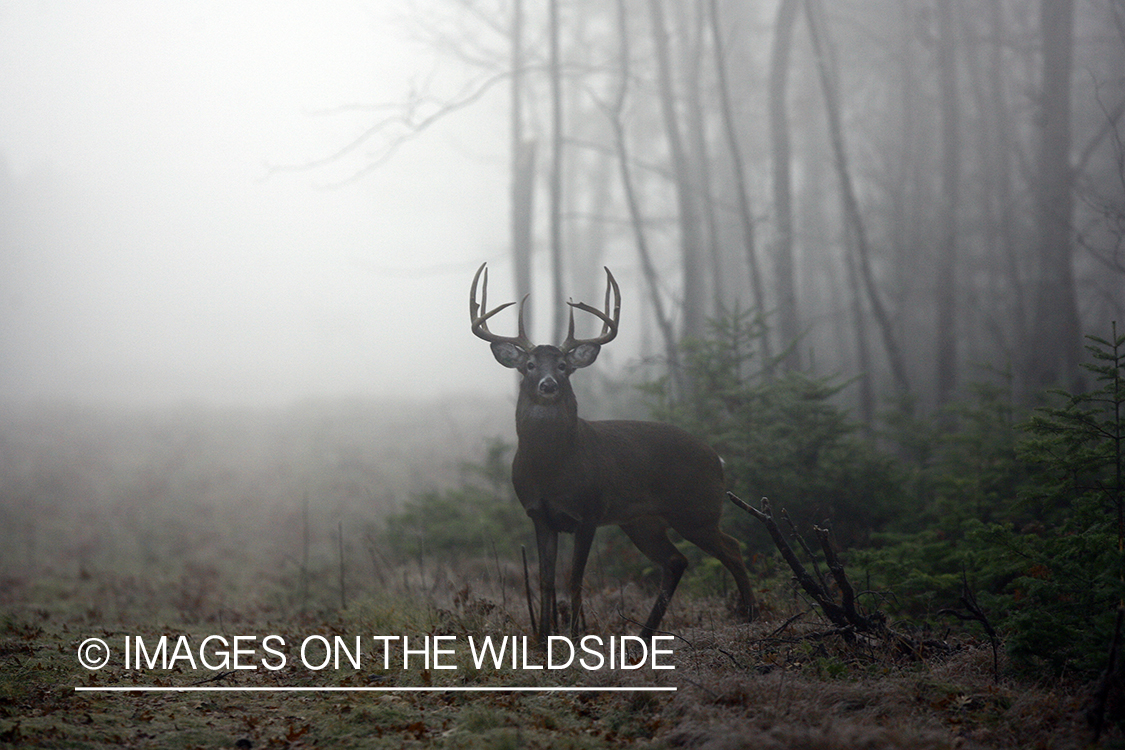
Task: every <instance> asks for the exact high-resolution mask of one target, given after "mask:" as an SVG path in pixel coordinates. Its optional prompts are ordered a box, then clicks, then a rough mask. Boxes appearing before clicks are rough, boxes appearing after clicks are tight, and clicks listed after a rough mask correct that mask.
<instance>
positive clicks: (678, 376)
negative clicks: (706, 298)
mask: <svg viewBox="0 0 1125 750" xmlns="http://www.w3.org/2000/svg"><path fill="white" fill-rule="evenodd" d="M626 19H627V14H626V11H625V0H617V22H618V27H619V42H620V44H621V53H620V56H621V60H620V67H621V79H620V84H619V86H618V89H617V96H616V99H615V100H614V103H613V106H612V108H607V109H608V112H607V114H608V116H609V121H610V126H611V127H612V128H613V136H614V149H615V150H616V152H617V161H618V166H619V169H620V172H621V187H622V189H623V190H624V191H625V205H626V206H627V207H628V209H629V217H630V219H631V220H632V225H633V237H634V239H635V241H636V245H637V255H638V256H639V258H640V261H641V271H642V273H643V274H644V277H645V282H646V283H647V286H648V290H649V297H650V299H651V300H652V309H653V316H654V317H655V318H656V325H657V327H658V328H659V329H660V336H661V338H662V340H663V342H664V356H665V357H666V358H667V360H668V375H669V380H670V382H671V383H672V391H673V393H672V397H673V398H677V397H679V396H680V395H682V394H683V393H684V382H683V370H682V368H681V367H680V356H679V349H678V347H677V345H676V334H675V332H674V331H673V330H672V321H671V320H670V319H669V318H668V316H667V314H666V313H665V312H664V302H663V300H662V298H661V296H660V283H659V278H658V277H657V273H656V267H655V266H654V265H653V262H652V254H651V253H650V252H649V248H648V238H647V236H646V234H645V224H644V217H643V216H642V214H641V204H640V200H639V199H638V198H637V192H636V188H635V186H634V183H633V175H632V170H631V168H630V161H629V149H628V145H627V144H626V142H625V126H624V125H623V124H622V122H621V113H622V110H623V109H624V108H625V95H626V93H627V92H628V89H629V29H628V23H627V20H626Z"/></svg>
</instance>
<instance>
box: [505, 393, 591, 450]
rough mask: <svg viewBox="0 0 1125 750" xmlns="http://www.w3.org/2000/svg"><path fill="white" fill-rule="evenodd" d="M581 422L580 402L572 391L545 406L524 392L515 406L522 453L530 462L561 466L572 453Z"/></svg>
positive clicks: (517, 431)
mask: <svg viewBox="0 0 1125 750" xmlns="http://www.w3.org/2000/svg"><path fill="white" fill-rule="evenodd" d="M578 422H579V419H578V401H577V399H575V397H574V392H573V391H572V390H570V388H569V387H568V388H566V389H565V390H564V391H563V392H562V393H561V394H560V395H559V398H558V399H556V400H555V401H552V402H546V403H545V402H543V401H540V400H537V399H535V398H534V397H532V396H528V395H527V394H526V393H523V392H521V393H520V397H519V399H518V400H517V402H516V436H517V437H518V438H519V449H520V451H521V452H523V453H525V454H527V456H528V457H529V458H532V457H543V458H544V459H545V460H548V461H551V462H560V461H561V459H562V457H563V456H565V455H567V454H568V453H569V452H570V451H572V450H573V447H574V436H575V431H576V430H577V427H578Z"/></svg>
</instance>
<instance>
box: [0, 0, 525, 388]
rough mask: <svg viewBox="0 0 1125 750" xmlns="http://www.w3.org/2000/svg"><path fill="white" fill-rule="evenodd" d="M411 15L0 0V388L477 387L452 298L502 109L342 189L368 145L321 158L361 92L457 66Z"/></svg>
mask: <svg viewBox="0 0 1125 750" xmlns="http://www.w3.org/2000/svg"><path fill="white" fill-rule="evenodd" d="M405 14H406V9H405V8H404V7H398V6H396V5H395V4H392V3H378V4H370V3H358V2H354V3H353V2H332V3H318V4H315V5H307V6H302V5H299V4H286V5H285V6H277V5H276V4H274V3H249V4H247V3H239V4H236V5H231V4H228V3H218V2H216V3H192V4H189V5H186V6H181V5H172V6H163V5H152V4H148V3H108V4H107V3H97V4H90V3H80V2H73V3H49V4H28V3H5V4H4V5H3V6H2V9H0V49H2V50H3V51H2V52H0V91H2V92H3V95H2V96H0V212H2V214H3V218H2V220H0V223H2V227H3V228H2V229H0V233H2V234H0V245H2V257H3V263H4V269H3V280H2V281H0V284H2V287H0V298H2V301H0V305H2V310H0V342H2V343H0V362H2V363H3V364H2V365H0V399H2V400H5V401H8V402H20V403H28V402H36V401H38V402H43V401H47V402H60V401H61V402H75V403H106V404H123V405H140V404H149V405H168V404H178V403H182V402H198V403H203V404H250V405H253V404H259V405H269V404H273V405H277V404H286V403H291V402H293V401H295V400H299V399H303V398H339V397H379V398H386V397H404V398H415V399H416V398H430V397H440V396H441V395H443V394H450V393H459V392H466V391H472V390H474V389H485V390H487V389H488V388H489V387H491V384H492V383H493V382H494V381H495V380H496V378H495V377H494V375H495V373H492V372H490V368H489V367H488V366H487V365H488V362H487V361H484V359H482V358H478V357H472V356H470V355H471V354H472V353H474V352H475V353H480V352H479V348H478V347H476V346H473V343H474V342H473V341H472V340H471V336H469V335H468V331H467V328H468V326H467V323H466V305H465V299H464V298H465V296H466V294H467V283H468V280H469V278H471V274H472V271H473V270H474V269H475V267H476V266H477V265H478V264H479V263H480V262H481V261H483V260H485V259H488V258H489V257H492V256H495V255H497V254H498V253H499V252H500V250H501V249H502V248H503V244H504V237H505V231H506V229H505V227H506V223H505V222H506V219H505V217H506V211H507V208H506V205H505V200H506V190H505V179H506V178H505V175H504V170H503V166H504V159H503V147H504V139H503V137H502V129H500V128H498V127H497V123H502V122H503V119H502V117H503V112H502V110H501V109H499V108H498V107H497V106H496V104H497V103H496V102H495V101H487V100H486V101H483V102H481V103H480V104H479V106H477V107H476V108H474V109H471V110H466V111H464V112H460V113H456V114H454V115H451V116H450V117H448V118H446V119H444V120H443V121H442V122H440V123H438V124H437V125H435V127H433V128H432V129H430V130H428V131H427V132H426V133H425V135H424V137H418V138H414V139H409V140H408V141H406V142H404V143H402V144H401V147H399V148H398V149H397V151H396V153H395V154H394V156H393V158H391V159H389V160H388V161H387V162H386V163H384V164H382V165H381V166H380V167H379V168H378V169H375V170H373V171H372V172H371V173H370V174H367V175H365V176H364V177H363V178H362V179H354V180H352V179H349V178H350V177H351V176H352V174H353V173H354V172H356V171H358V170H359V169H361V168H362V167H363V166H365V165H366V163H367V160H368V159H377V158H379V157H380V156H381V154H380V153H379V150H380V149H381V148H384V147H385V144H384V143H381V142H378V141H375V142H371V143H368V144H365V145H364V147H363V148H362V149H360V151H359V152H358V154H356V155H355V156H354V157H352V158H350V159H349V158H343V159H338V160H335V161H330V162H328V163H327V164H326V165H322V166H319V167H318V166H316V165H315V163H316V162H318V161H321V160H324V159H325V158H326V157H329V156H331V155H332V154H334V153H335V152H337V151H338V150H339V149H340V148H341V147H342V146H344V145H345V144H347V143H348V142H349V141H351V140H352V139H353V138H355V136H356V135H357V134H358V133H360V132H362V130H363V129H364V128H366V127H369V126H370V122H371V120H372V118H373V117H378V116H379V115H378V111H379V110H378V109H374V110H372V109H368V108H365V107H374V106H376V105H381V104H387V103H395V102H398V101H402V100H403V99H405V98H406V97H407V96H408V95H409V92H410V91H411V90H412V87H417V86H419V85H421V84H420V83H419V82H420V81H429V82H430V83H431V85H433V83H434V81H437V85H438V86H440V85H441V81H442V80H443V79H446V78H447V79H450V80H453V81H456V80H457V78H458V76H459V73H458V71H457V68H456V66H453V67H452V69H450V67H449V63H448V61H444V62H443V61H442V60H441V59H440V56H439V55H438V53H437V52H436V51H435V50H433V49H432V48H428V47H427V46H426V45H425V44H423V43H421V42H419V41H418V40H417V39H416V38H412V33H411V29H410V23H409V22H408V21H409V18H410V16H408V15H405ZM443 65H444V66H445V68H444V69H443V68H442V66H443ZM347 107H353V108H354V109H347ZM373 112H374V113H375V114H372V113H373ZM310 165H311V166H310ZM439 360H440V361H442V362H450V361H457V362H459V363H460V364H459V365H458V366H457V367H453V368H450V367H445V366H435V362H436V361H439ZM490 376H493V377H490ZM505 384H507V381H505ZM501 387H503V386H501Z"/></svg>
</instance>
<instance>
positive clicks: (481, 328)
mask: <svg viewBox="0 0 1125 750" xmlns="http://www.w3.org/2000/svg"><path fill="white" fill-rule="evenodd" d="M487 265H488V264H487V263H481V264H480V268H478V269H477V273H476V275H475V276H473V286H472V287H471V288H470V289H469V319H470V320H471V321H472V323H473V333H474V334H476V335H477V336H478V337H479V338H482V339H484V340H485V341H488V342H490V343H493V344H501V343H511V344H515V345H516V346H518V347H520V348H521V349H523V350H524V351H528V352H529V351H531V350H532V349H534V348H535V344H532V343H531V340H530V339H529V338H528V337H527V334H526V333H525V332H524V326H523V307H524V304H525V303H526V302H527V297H528V295H526V294H525V295H524V297H523V299H522V300H520V313H519V315H520V320H519V335H517V336H500V335H498V334H495V333H493V332H492V331H490V330H488V319H489V318H491V317H492V316H493V315H495V314H496V313H498V312H500V311H501V310H504V309H506V308H509V307H511V306H512V305H514V304H516V303H515V302H505V303H504V304H503V305H500V306H499V307H497V308H496V309H495V310H489V309H488V269H487V268H486V266H487ZM482 273H483V274H484V287H483V288H482V289H481V292H480V304H479V305H478V304H477V283H478V282H479V281H480V278H481V274H482ZM482 309H483V310H484V313H483V314H481V310H482Z"/></svg>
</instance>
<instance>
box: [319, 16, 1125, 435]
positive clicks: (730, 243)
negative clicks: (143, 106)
mask: <svg viewBox="0 0 1125 750" xmlns="http://www.w3.org/2000/svg"><path fill="white" fill-rule="evenodd" d="M1123 17H1125V11H1123V10H1122V7H1121V4H1120V3H1118V2H1114V1H1113V0H1106V1H1105V2H1042V3H1033V2H1005V1H1004V0H988V1H987V2H984V3H981V4H966V3H958V2H954V0H949V1H948V2H945V1H943V2H848V1H846V0H845V1H844V2H831V3H825V2H815V1H814V2H805V1H804V0H786V1H782V2H778V3H722V2H719V1H718V0H698V1H693V2H683V3H667V4H665V3H660V2H655V1H653V2H635V3H629V2H625V0H620V1H619V2H615V3H614V4H612V5H608V4H604V3H581V2H572V3H559V2H550V3H546V4H528V3H521V2H501V3H496V4H489V3H476V2H462V3H456V4H453V5H452V6H450V7H448V8H447V7H446V6H441V10H440V12H439V13H434V14H430V15H427V14H425V13H420V14H419V15H418V17H417V18H415V19H413V21H414V24H415V25H416V31H415V33H416V34H417V35H418V36H419V37H421V38H424V39H428V40H429V41H430V43H431V44H432V45H433V46H434V47H435V48H437V49H439V50H441V51H442V52H443V54H445V55H446V56H448V58H449V59H450V60H452V61H454V62H455V63H456V64H457V65H456V67H455V69H456V70H457V71H458V73H459V75H462V76H463V77H464V78H465V79H466V82H464V83H463V84H462V86H463V87H462V88H461V89H460V90H459V91H458V92H457V94H452V95H449V96H448V97H446V98H445V99H444V100H443V99H441V98H440V97H439V96H438V95H437V94H436V93H435V94H431V93H430V92H426V91H422V92H420V93H419V94H418V95H417V97H416V98H414V99H411V100H410V101H407V102H404V103H402V108H401V111H400V112H397V113H395V114H394V115H393V116H388V117H387V118H386V119H385V120H378V121H376V122H375V123H374V124H373V126H372V127H371V128H369V129H368V130H366V131H364V132H363V133H362V134H361V136H360V137H359V138H358V139H357V141H356V142H354V143H351V144H349V145H348V147H347V148H346V149H343V150H342V151H341V153H340V155H339V156H340V158H346V159H353V160H354V159H359V158H360V157H357V156H355V155H354V154H352V153H351V152H352V151H354V150H355V149H356V148H357V147H358V146H359V145H360V144H367V145H382V146H386V144H387V143H389V142H392V143H393V142H398V141H399V140H400V139H406V138H411V137H416V136H418V135H420V134H421V133H422V132H423V131H424V130H425V128H426V127H428V126H429V125H430V123H431V122H432V121H433V120H434V119H435V118H440V117H443V116H445V115H447V114H450V113H453V112H456V111H457V110H458V109H460V108H462V107H467V106H472V105H473V104H474V103H475V102H476V100H478V99H480V98H482V97H485V96H491V97H494V98H495V97H497V96H498V94H496V91H495V89H498V88H505V89H506V90H505V92H504V93H505V94H506V100H505V102H504V106H505V107H506V108H507V110H508V112H509V116H510V121H509V123H508V132H509V136H510V139H511V143H510V149H509V150H510V153H509V163H510V170H511V174H510V185H511V210H510V217H511V227H510V229H511V244H510V248H511V267H512V274H513V277H512V278H513V283H514V287H515V296H514V298H515V299H519V298H522V297H523V296H524V294H526V293H528V292H530V291H531V290H532V288H533V285H535V284H543V285H546V286H547V287H548V288H549V289H550V291H549V292H546V293H541V294H538V295H536V296H534V297H533V298H532V300H531V302H530V304H529V312H531V313H532V314H535V315H539V316H541V317H542V318H543V320H544V321H546V323H545V326H546V330H550V331H552V332H553V334H554V335H553V338H561V335H562V332H563V326H564V324H565V320H564V317H563V313H564V309H563V308H564V305H563V302H564V301H565V300H566V299H567V298H568V297H573V298H581V299H587V298H589V297H590V296H591V295H590V294H589V293H590V292H592V291H595V290H596V289H597V285H598V284H599V283H600V281H599V279H600V274H599V273H597V272H596V269H598V268H600V266H602V265H607V264H608V265H611V266H612V267H613V269H614V270H615V271H616V272H617V273H618V276H619V277H621V278H627V279H628V281H627V282H626V286H627V291H626V295H627V296H629V291H635V294H634V295H633V297H632V299H635V300H636V302H634V304H640V300H641V299H643V300H644V302H643V305H644V307H643V310H641V311H638V312H634V313H633V317H632V320H633V321H635V326H639V327H640V328H641V331H640V332H635V333H634V335H636V336H640V337H641V341H640V343H639V344H638V347H639V352H640V358H641V359H642V360H644V361H646V362H653V363H655V364H654V366H655V367H656V371H657V372H661V373H662V374H666V375H667V376H668V377H669V378H670V379H671V381H672V382H673V383H675V384H676V386H677V388H678V389H680V390H684V389H686V388H687V387H688V384H686V383H685V382H683V377H684V375H683V373H684V362H683V359H684V355H683V352H682V346H683V342H684V341H685V340H688V339H698V338H701V337H703V336H705V335H706V334H707V333H708V330H709V329H708V321H710V320H712V319H714V318H716V317H722V316H724V315H729V314H731V313H732V312H734V311H739V310H743V311H746V310H750V311H753V312H754V314H756V315H758V316H760V317H761V323H762V325H763V326H764V330H765V334H764V335H763V338H762V340H761V342H760V345H761V356H762V357H763V358H764V359H774V358H776V359H777V362H776V366H777V367H778V368H779V369H780V370H782V371H799V372H811V373H817V374H829V373H835V374H840V375H843V376H845V377H849V378H851V377H854V378H856V381H857V382H856V387H854V388H849V389H848V391H847V393H846V394H845V398H846V399H848V401H849V406H851V407H853V408H854V409H855V411H856V413H857V415H858V416H859V417H860V419H861V420H862V421H863V422H864V423H865V424H869V425H870V424H873V423H874V421H875V420H876V418H877V417H878V414H879V412H880V410H883V409H885V408H887V406H888V404H891V403H893V404H894V405H895V406H896V408H906V409H908V410H915V409H916V410H917V411H918V413H921V414H931V413H933V412H934V411H935V410H936V409H938V408H940V407H942V406H944V405H946V404H948V403H950V401H951V400H954V399H956V398H957V397H959V396H962V395H964V394H965V393H967V389H969V388H970V387H971V385H972V383H974V382H976V381H978V380H982V379H988V378H990V377H995V376H997V375H1002V376H1004V377H1008V378H1010V382H1011V388H1012V389H1013V397H1014V398H1015V399H1016V400H1017V401H1018V402H1019V403H1031V402H1033V401H1034V400H1035V399H1036V398H1037V395H1038V394H1039V393H1040V392H1041V391H1042V390H1043V389H1045V388H1048V387H1054V386H1060V385H1061V386H1064V387H1075V386H1079V385H1080V384H1082V383H1083V382H1084V381H1083V376H1082V373H1081V370H1080V368H1079V360H1080V358H1081V354H1082V341H1083V339H1082V337H1083V335H1084V334H1087V333H1101V334H1103V335H1106V334H1108V330H1109V329H1108V326H1109V323H1110V321H1113V320H1117V319H1119V318H1120V314H1121V310H1122V304H1123V301H1122V295H1123V293H1125V292H1123V289H1125V285H1123V284H1122V283H1121V282H1122V274H1123V272H1125V262H1123V260H1122V252H1123V251H1122V231H1123V230H1122V200H1123V199H1122V190H1123V186H1122V181H1123V177H1122V159H1123V149H1122V139H1121V118H1122V113H1123V107H1125V104H1123V100H1125V97H1123V94H1122V78H1121V70H1122V68H1123V66H1122V63H1123V62H1125V59H1123V55H1125V45H1123V28H1125V26H1123V24H1125V21H1123ZM349 163H353V165H354V164H355V162H349ZM358 164H359V166H357V167H356V168H357V170H358V171H359V172H362V170H363V169H369V168H376V165H371V164H363V163H362V162H359V163H358ZM537 301H538V304H539V307H538V308H537V307H536V303H537ZM684 393H685V395H686V391H684Z"/></svg>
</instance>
